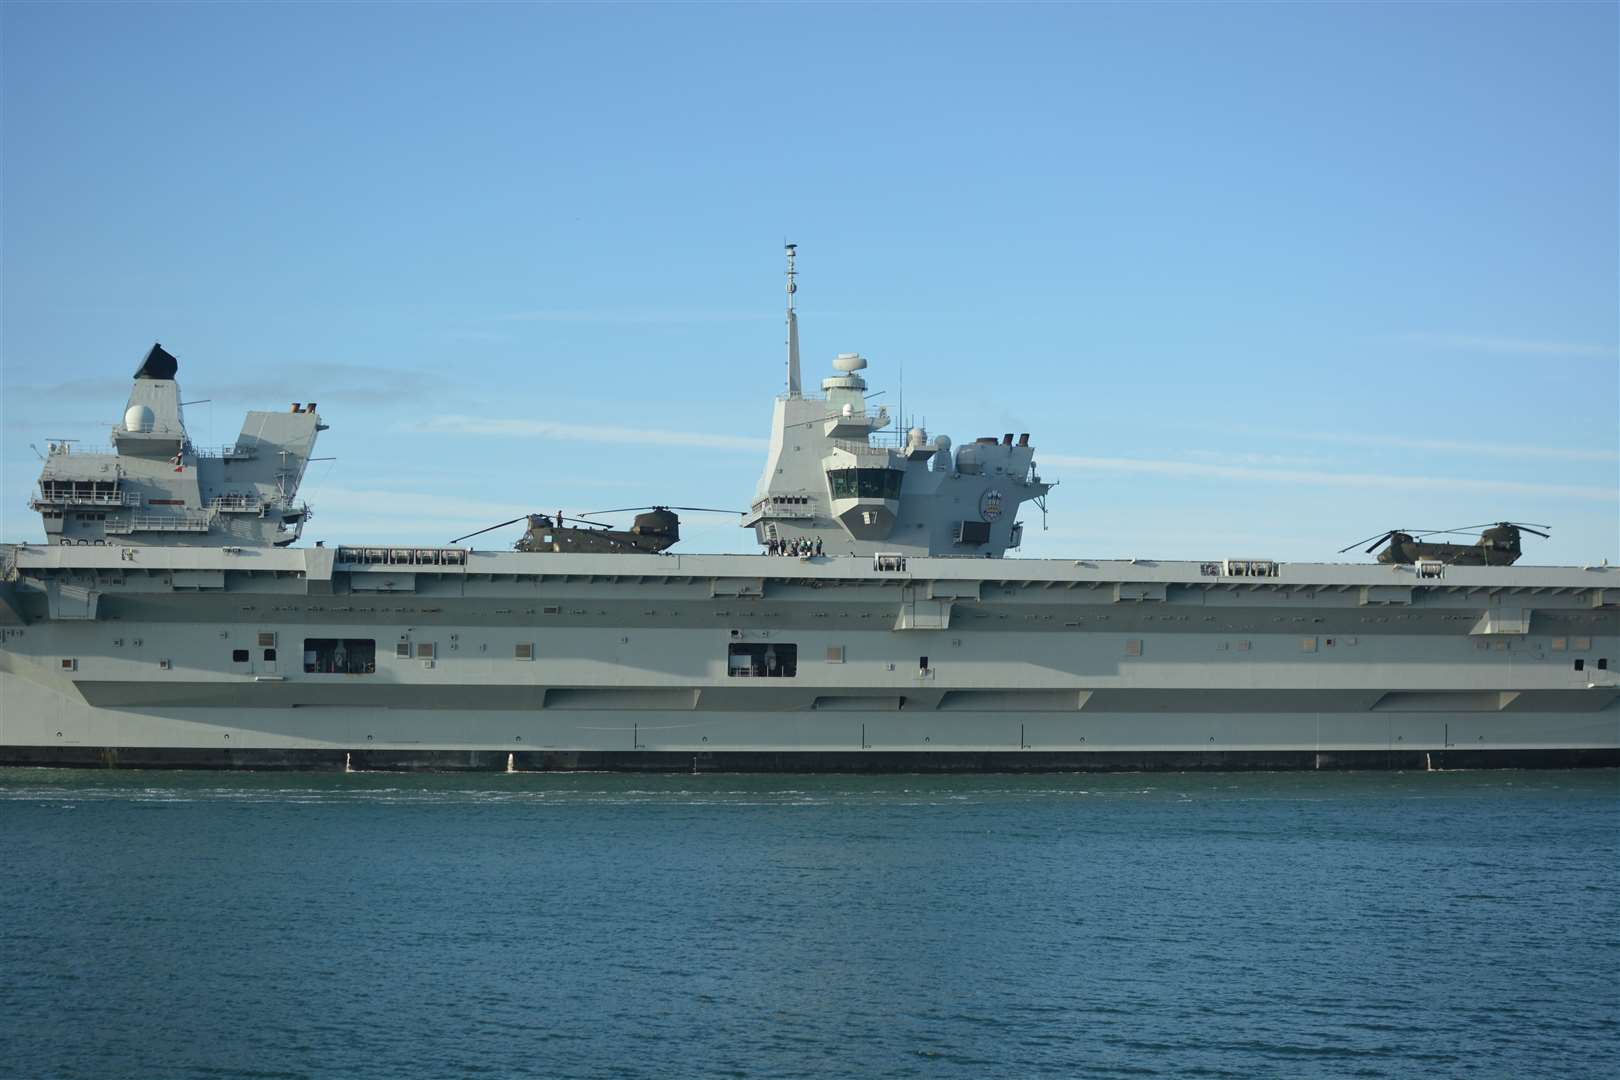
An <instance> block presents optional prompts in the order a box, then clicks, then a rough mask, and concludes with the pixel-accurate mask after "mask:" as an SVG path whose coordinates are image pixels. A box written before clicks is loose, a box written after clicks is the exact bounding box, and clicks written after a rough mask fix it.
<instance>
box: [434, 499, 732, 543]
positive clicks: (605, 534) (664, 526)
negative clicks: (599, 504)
mask: <svg viewBox="0 0 1620 1080" xmlns="http://www.w3.org/2000/svg"><path fill="white" fill-rule="evenodd" d="M636 510H642V511H646V512H645V513H639V514H636V517H635V520H634V521H633V522H632V523H631V526H630V528H628V529H613V528H610V527H608V526H607V525H606V524H604V523H603V522H600V521H595V520H592V518H593V517H601V516H603V515H606V514H627V513H630V512H632V511H636ZM676 510H689V511H693V512H695V513H705V514H735V513H736V511H735V510H715V509H712V508H710V507H706V506H621V507H619V508H618V509H616V510H593V511H591V513H590V514H589V515H586V516H583V517H568V516H565V515H564V514H563V512H562V511H561V510H559V511H557V513H556V514H555V515H550V516H548V515H546V514H524V515H522V516H521V517H515V518H512V519H510V520H509V521H502V522H500V523H499V524H496V525H490V526H488V527H486V528H482V529H479V530H478V531H477V532H470V533H468V534H467V535H466V536H458V537H456V538H455V539H454V540H452V541H450V543H452V544H458V543H460V542H461V541H463V540H470V539H472V538H473V537H475V536H482V535H483V534H484V533H487V532H493V531H494V530H496V529H501V528H505V527H506V526H508V525H513V524H516V523H517V522H519V521H524V520H527V522H528V527H527V528H525V529H524V531H523V535H522V536H521V537H519V538H518V541H517V543H515V544H513V545H512V546H513V548H515V549H516V550H518V551H529V552H538V551H569V552H580V553H589V554H601V553H617V554H630V555H635V554H644V555H656V554H658V553H659V552H661V551H663V550H664V549H665V548H669V547H672V546H673V545H674V544H675V543H676V542H677V541H678V540H680V538H681V519H680V516H679V515H678V514H676V513H674V511H676ZM569 522H573V523H574V524H569Z"/></svg>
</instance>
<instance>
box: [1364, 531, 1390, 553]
mask: <svg viewBox="0 0 1620 1080" xmlns="http://www.w3.org/2000/svg"><path fill="white" fill-rule="evenodd" d="M1393 539H1395V532H1394V530H1390V531H1389V532H1387V533H1385V534H1384V535H1383V536H1380V537H1379V538H1378V540H1377V542H1376V543H1374V544H1373V546H1372V547H1370V548H1368V549H1367V550H1366V552H1365V554H1367V555H1371V554H1372V553H1373V552H1375V551H1377V550H1378V549H1379V548H1381V547H1383V546H1384V545H1385V544H1387V543H1388V542H1389V541H1391V540H1393Z"/></svg>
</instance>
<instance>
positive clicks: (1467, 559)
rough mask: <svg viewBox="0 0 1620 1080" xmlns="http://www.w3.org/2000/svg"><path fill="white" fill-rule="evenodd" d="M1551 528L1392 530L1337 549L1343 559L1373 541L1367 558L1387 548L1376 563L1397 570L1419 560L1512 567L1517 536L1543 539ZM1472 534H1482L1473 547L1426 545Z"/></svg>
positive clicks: (1503, 525)
mask: <svg viewBox="0 0 1620 1080" xmlns="http://www.w3.org/2000/svg"><path fill="white" fill-rule="evenodd" d="M1550 528H1552V526H1551V525H1526V524H1524V523H1523V522H1517V521H1497V522H1487V523H1486V524H1484V525H1466V526H1464V527H1462V528H1460V529H1429V530H1427V531H1424V530H1410V531H1409V530H1404V529H1391V530H1389V531H1388V532H1384V533H1379V534H1378V535H1377V536H1369V537H1367V538H1366V539H1363V540H1357V541H1356V542H1355V543H1354V544H1351V545H1349V547H1343V548H1340V549H1339V554H1340V555H1343V554H1344V553H1345V552H1346V551H1349V550H1350V548H1354V547H1360V546H1361V545H1362V544H1365V543H1367V541H1368V540H1370V541H1372V544H1371V546H1369V547H1368V548H1367V554H1369V555H1370V554H1372V553H1373V552H1374V551H1377V550H1378V549H1379V548H1380V547H1383V546H1384V544H1386V543H1387V544H1388V545H1389V546H1388V547H1386V548H1384V550H1383V551H1379V552H1378V561H1379V562H1381V563H1393V564H1396V565H1400V566H1410V565H1411V564H1413V563H1415V562H1418V561H1419V560H1422V561H1425V562H1442V563H1446V564H1447V565H1449V566H1512V565H1513V564H1514V563H1515V562H1517V561H1518V559H1519V556H1520V555H1521V554H1523V551H1522V549H1521V548H1520V547H1519V534H1520V533H1530V534H1531V535H1533V536H1539V537H1541V538H1542V539H1546V538H1547V534H1546V533H1544V532H1541V531H1540V530H1542V529H1550ZM1475 530H1483V531H1482V532H1480V534H1479V539H1478V540H1476V541H1474V542H1473V543H1472V544H1450V543H1444V542H1437V541H1428V540H1426V539H1425V538H1426V537H1430V536H1451V535H1459V534H1460V535H1466V534H1468V533H1472V532H1474V531H1475Z"/></svg>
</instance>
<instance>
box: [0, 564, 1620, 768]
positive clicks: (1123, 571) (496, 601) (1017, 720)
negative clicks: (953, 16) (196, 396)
mask: <svg viewBox="0 0 1620 1080" xmlns="http://www.w3.org/2000/svg"><path fill="white" fill-rule="evenodd" d="M8 554H9V556H10V557H11V558H12V559H13V560H14V562H13V566H14V567H15V572H14V573H13V574H11V575H10V576H9V578H8V579H7V580H6V581H4V582H3V583H0V762H4V763H9V764H50V765H88V764H116V765H125V766H154V767H156V766H172V767H186V766H190V767H218V768H231V767H240V768H341V767H351V768H387V769H405V768H442V769H468V768H471V769H507V768H511V769H513V770H529V769H536V770H538V769H564V768H585V769H610V768H623V769H682V770H691V769H693V768H697V769H699V770H702V769H750V770H753V769H790V770H809V771H863V770H865V771H869V770H916V771H929V770H959V771H979V770H1022V769H1152V768H1159V769H1189V768H1210V769H1236V768H1372V767H1376V768H1420V767H1436V768H1438V767H1477V766H1489V765H1523V766H1540V765H1616V764H1620V682H1617V680H1616V671H1615V670H1614V669H1615V668H1617V667H1620V588H1616V587H1615V586H1616V585H1617V584H1620V574H1616V573H1615V572H1614V571H1613V570H1611V569H1608V568H1594V569H1590V570H1588V569H1580V568H1558V567H1513V568H1448V569H1446V570H1445V571H1444V575H1443V576H1442V577H1439V578H1417V577H1415V576H1414V575H1413V572H1412V571H1410V570H1409V569H1406V568H1389V567H1381V566H1322V565H1303V564H1294V565H1287V564H1285V565H1282V566H1280V567H1278V566H1275V565H1273V564H1256V563H1254V562H1252V561H1251V562H1248V563H1245V564H1242V567H1241V568H1242V569H1245V570H1246V571H1247V572H1246V573H1244V574H1241V575H1232V574H1228V572H1227V571H1228V570H1229V569H1232V568H1233V567H1234V566H1236V565H1237V564H1230V563H1228V562H1224V561H1223V562H1222V563H1204V564H1197V563H1193V564H1186V563H1162V564H1156V563H1139V564H1127V563H1102V562H1098V563H1073V562H1060V561H1055V560H1053V561H1045V560H950V559H911V560H909V566H908V565H907V564H906V561H905V560H901V561H899V562H898V563H896V562H894V561H888V562H885V563H883V564H882V565H879V564H878V563H877V562H876V561H875V560H870V559H868V560H861V559H853V558H841V559H826V560H820V559H817V560H810V561H801V560H798V559H783V558H770V557H764V556H759V557H751V556H695V557H693V556H686V557H657V556H632V555H617V556H571V555H556V554H553V555H522V554H494V553H480V552H472V553H460V554H459V555H458V556H456V557H447V556H446V555H445V554H444V553H442V552H433V551H430V552H425V553H424V552H411V551H407V552H403V553H399V552H392V551H389V552H385V553H384V554H385V556H386V558H388V559H391V560H394V561H391V562H375V563H368V562H362V561H359V560H358V559H356V558H346V557H345V556H344V553H343V552H341V551H334V550H333V549H318V550H314V551H307V550H306V551H274V552H235V553H233V552H229V551H217V552H212V551H196V552H193V551H173V550H166V551H152V550H141V551H133V552H116V551H109V550H106V549H94V548H91V549H82V548H77V547H75V548H72V549H61V548H52V549H48V550H41V549H37V548H36V549H24V550H18V549H11V551H10V552H9V553H8ZM402 559H403V560H406V561H400V560H402ZM1257 566H1259V568H1260V569H1259V571H1258V572H1257V571H1256V567H1257Z"/></svg>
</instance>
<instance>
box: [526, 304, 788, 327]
mask: <svg viewBox="0 0 1620 1080" xmlns="http://www.w3.org/2000/svg"><path fill="white" fill-rule="evenodd" d="M779 318H781V316H780V315H775V314H771V313H765V312H757V311H747V312H744V311H690V310H681V311H677V310H659V309H655V308H621V309H612V308H607V309H601V310H595V311H566V310H563V311H514V312H511V313H509V314H506V315H501V316H498V317H497V320H498V321H500V322H527V323H603V324H611V325H620V326H670V325H683V324H689V323H705V324H706V323H740V322H763V321H768V320H775V319H779Z"/></svg>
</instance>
